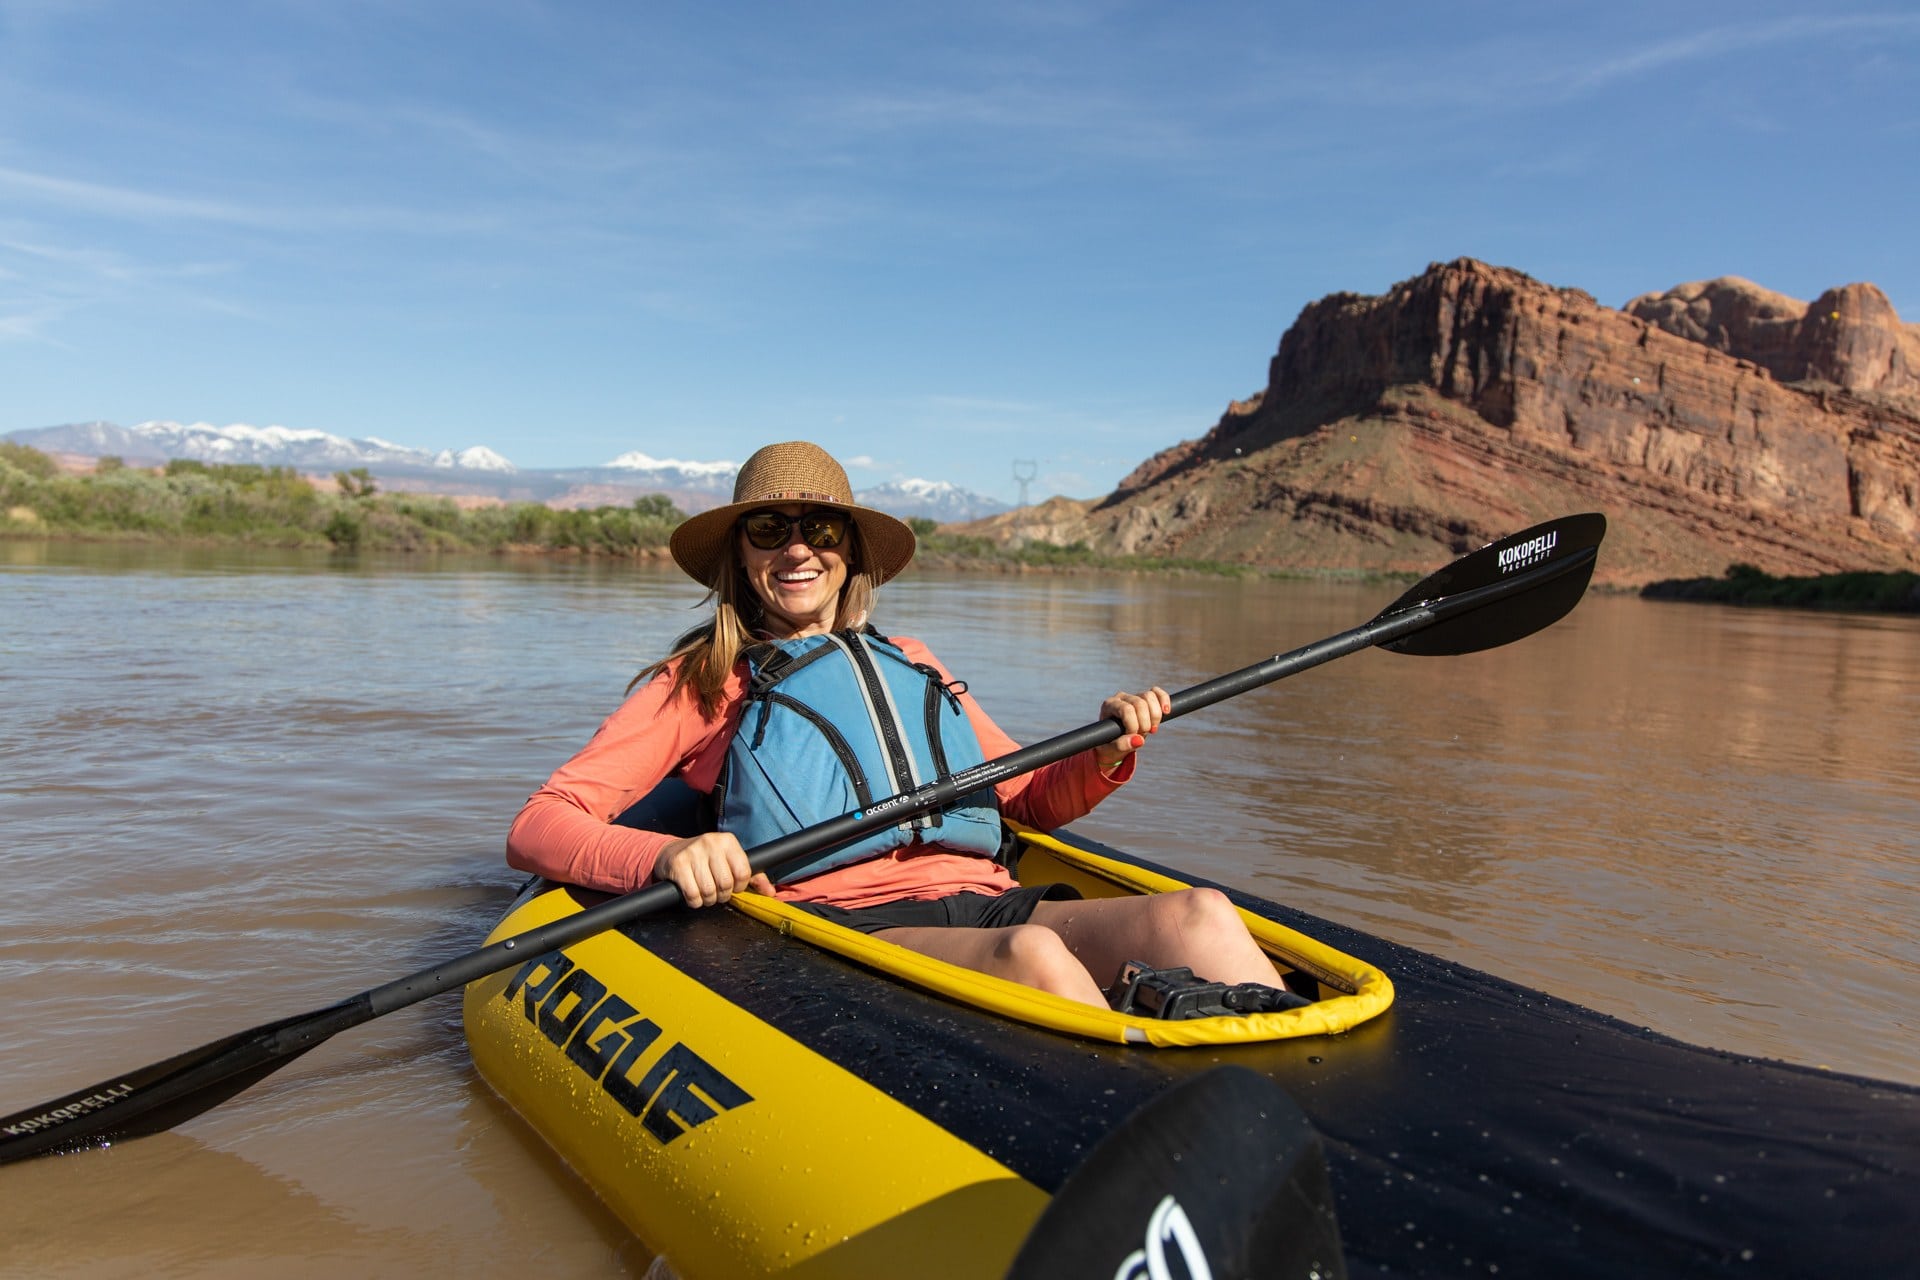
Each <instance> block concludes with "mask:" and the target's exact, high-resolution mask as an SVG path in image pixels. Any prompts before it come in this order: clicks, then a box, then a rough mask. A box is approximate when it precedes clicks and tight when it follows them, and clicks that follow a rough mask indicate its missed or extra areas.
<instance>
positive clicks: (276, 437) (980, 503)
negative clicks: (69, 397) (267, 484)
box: [5, 422, 1009, 523]
mask: <svg viewBox="0 0 1920 1280" xmlns="http://www.w3.org/2000/svg"><path fill="white" fill-rule="evenodd" d="M5 438H6V439H8V440H11V441H13V442H15V443H17V444H24V445H30V446H32V447H33V448H35V449H40V450H43V451H45V452H48V453H64V454H75V455H79V456H82V457H91V458H100V457H107V456H117V457H119V458H120V459H121V460H122V461H124V462H126V463H128V464H130V465H133V466H152V465H157V464H159V463H162V462H166V461H169V460H171V459H175V458H181V459H191V460H193V461H196V462H208V463H254V464H257V465H260V466H268V467H292V468H294V469H296V470H298V471H304V472H320V473H327V474H330V473H332V472H335V471H344V470H353V469H354V468H358V467H364V468H366V469H367V470H368V471H369V472H371V473H372V474H373V476H374V477H375V478H376V479H377V480H379V481H380V483H381V484H382V486H383V487H385V488H388V489H405V490H409V491H412V492H424V493H440V494H447V495H474V496H480V497H492V498H500V499H503V500H507V501H525V502H544V503H547V504H548V505H550V506H555V507H591V506H602V505H612V506H619V505H625V504H626V503H628V502H631V501H633V499H635V498H637V497H641V496H644V495H646V494H654V493H659V494H665V495H666V496H667V497H668V498H670V499H672V501H673V504H674V505H675V506H677V507H679V508H680V509H681V510H682V511H685V512H687V513H689V514H691V513H693V512H695V511H703V510H705V509H707V508H709V507H715V506H719V505H720V504H722V503H724V502H726V501H727V500H728V499H729V498H730V497H732V495H733V478H734V475H735V474H736V473H737V472H738V471H739V464H738V463H735V462H682V461H676V460H670V459H666V460H663V459H658V458H653V457H649V456H648V455H647V454H644V453H639V452H632V453H623V454H621V455H620V456H619V457H617V458H615V459H613V460H612V461H611V462H606V463H603V464H601V465H600V466H597V467H571V468H556V469H548V470H535V469H525V470H523V469H521V468H519V467H516V466H514V464H513V463H511V462H509V461H508V460H507V459H505V458H503V457H501V456H500V455H499V454H498V453H495V452H494V451H493V450H492V449H488V448H486V447H484V446H475V447H473V448H470V449H460V450H457V451H456V450H452V449H441V450H439V451H438V452H434V451H431V450H427V449H414V448H409V447H408V446H406V445H400V444H394V443H392V442H391V441H387V440H380V439H377V438H374V437H371V436H368V437H363V438H359V439H347V438H345V437H342V436H336V435H329V434H328V433H327V432H324V431H297V430H293V429H290V428H287V427H252V426H247V425H244V424H236V425H234V426H227V427H216V426H212V425H210V424H208V423H204V422H200V423H194V424H191V425H182V424H181V423H178V422H143V423H140V424H139V425H137V426H132V427H122V426H117V425H115V424H114V423H111V422H80V423H69V424H66V425H63V426H55V427H33V428H28V429H25V430H21V431H13V432H9V433H8V434H7V435H6V437H5ZM854 499H855V501H857V502H860V503H862V504H864V505H866V506H870V507H874V508H876V509H878V510H881V511H885V512H887V513H888V514H890V515H895V516H899V517H900V518H902V519H907V518H909V517H913V516H921V517H925V518H927V519H931V520H936V521H939V522H941V523H946V522H948V521H954V520H978V519H981V518H983V517H986V516H991V515H996V514H998V513H1000V512H1003V511H1006V510H1008V509H1009V508H1008V505H1007V504H1006V503H1004V502H999V501H996V500H994V499H992V498H988V497H984V496H983V495H981V494H977V493H973V492H971V491H969V490H966V489H962V488H960V487H959V486H957V485H953V484H949V483H947V482H946V481H943V480H896V481H891V482H889V483H887V484H883V485H879V486H877V487H875V488H871V489H863V490H860V491H859V492H857V493H855V494H854Z"/></svg>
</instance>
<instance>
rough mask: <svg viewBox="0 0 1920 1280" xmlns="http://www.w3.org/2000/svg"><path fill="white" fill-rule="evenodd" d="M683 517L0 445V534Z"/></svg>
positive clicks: (948, 541)
mask: <svg viewBox="0 0 1920 1280" xmlns="http://www.w3.org/2000/svg"><path fill="white" fill-rule="evenodd" d="M682 518H683V516H682V514H681V512H680V511H678V510H677V509H675V507H674V506H673V504H672V503H671V502H670V501H669V500H668V499H666V498H664V497H661V496H658V495H654V496H650V497H644V498H640V499H638V500H637V501H635V502H634V503H633V504H632V505H631V506H626V507H595V508H591V509H582V510H558V509H555V508H553V507H548V506H544V505H542V504H540V503H537V502H513V503H504V504H503V503H490V504H485V505H468V506H462V505H461V504H459V503H456V502H454V501H453V500H452V499H451V498H444V497H434V496H430V495H422V494H410V493H386V492H382V491H381V490H380V487H379V485H378V483H377V482H376V481H375V479H374V477H373V476H371V475H369V474H368V473H367V472H366V470H365V469H356V470H354V471H345V472H340V473H339V474H337V475H335V476H334V477H333V484H331V485H327V484H325V483H324V482H323V483H321V484H317V485H316V484H315V483H314V482H313V481H311V480H309V479H308V478H307V477H305V476H303V475H301V474H299V473H298V472H296V471H294V470H293V469H292V468H289V467H261V466H254V465H221V464H208V463H201V462H189V461H178V460H176V461H173V462H169V463H167V464H166V465H165V466H164V467H159V468H144V467H129V466H125V465H123V464H122V463H121V462H120V461H119V460H118V459H115V458H102V459H101V460H100V462H99V464H98V465H97V466H96V467H95V469H94V470H93V471H92V472H91V473H89V474H77V473H72V472H69V471H64V470H62V468H61V467H60V466H59V465H58V464H57V463H56V462H55V461H54V460H53V459H52V458H51V457H48V456H47V455H46V454H43V453H40V452H39V451H37V450H35V449H31V448H28V447H26V446H24V445H19V444H12V443H7V442H0V537H10V538H76V539H94V540H102V541H106V540H112V541H137V542H188V543H205V544H221V543H225V544H237V545H246V546H256V547H294V548H299V547H308V548H319V549H336V550H341V551H403V552H421V551H426V552H433V551H450V552H451V551H482V552H488V551H494V552H498V551H536V552H561V553H576V554H584V555H597V556H625V557H630V558H648V557H657V556H664V555H665V554H666V547H667V540H668V538H669V537H670V536H671V535H672V533H673V529H674V526H675V525H677V524H679V523H680V521H681V519H682ZM908 523H909V524H911V525H912V526H913V529H914V533H915V534H916V535H917V536H918V537H919V538H920V542H921V554H920V562H921V563H922V564H923V565H949V566H966V567H973V568H982V567H985V568H1001V569H1008V570H1023V569H1109V570H1122V571H1125V570H1143V569H1159V570H1167V569H1174V570H1188V571H1193V572H1202V573H1217V574H1229V575H1236V574H1237V575H1251V574H1258V573H1259V572H1260V571H1259V570H1256V569H1251V568H1248V567H1246V566H1233V565H1217V564H1209V563H1205V562H1200V561H1175V560H1159V559H1148V558H1143V557H1133V556H1109V555H1102V554H1100V553H1098V552H1095V551H1094V550H1092V549H1091V548H1089V547H1088V546H1087V545H1086V544H1085V543H1075V544H1074V545H1072V546H1066V547H1061V546H1054V545H1052V544H1049V543H1044V542H1037V543H1028V544H1026V545H1025V546H1021V547H1018V548H1012V549H1009V548H1003V547H1001V546H999V545H998V544H996V543H993V542H991V541H989V540H987V539H985V538H972V537H961V536H957V535H953V534H943V533H940V532H939V531H938V530H937V529H936V527H935V524H934V522H933V521H931V520H926V519H914V520H910V521H909V522H908Z"/></svg>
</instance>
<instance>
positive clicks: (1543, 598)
mask: <svg viewBox="0 0 1920 1280" xmlns="http://www.w3.org/2000/svg"><path fill="white" fill-rule="evenodd" d="M1606 527H1607V522H1606V518H1605V517H1604V516H1601V515H1598V514H1587V515H1576V516H1565V517H1562V518H1560V519H1558V520H1550V521H1548V522H1546V523H1545V524H1539V525H1535V526H1534V527H1532V528H1530V529H1525V530H1523V531H1521V532H1519V533H1516V534H1513V535H1511V536H1510V537H1507V538H1503V539H1501V540H1500V541H1498V542H1495V543H1492V544H1490V545H1488V546H1485V547H1482V548H1481V549H1480V550H1478V551H1475V552H1472V553H1470V554H1468V555H1466V556H1463V557H1461V558H1460V559H1459V560H1456V561H1454V562H1453V563H1452V564H1450V565H1448V566H1447V567H1446V568H1444V569H1441V570H1440V571H1438V572H1437V573H1434V574H1431V575H1429V576H1428V577H1426V578H1424V579H1422V580H1421V581H1420V582H1419V583H1417V584H1415V585H1414V586H1413V587H1412V588H1411V589H1410V590H1408V591H1407V592H1405V593H1404V594H1403V595H1402V596H1401V597H1400V598H1399V599H1398V600H1396V601H1394V602H1393V603H1392V604H1391V605H1389V606H1387V608H1386V609H1384V610H1382V611H1381V612H1380V613H1379V614H1378V615H1377V616H1375V617H1374V618H1373V620H1372V621H1370V622H1368V623H1366V624H1364V625H1362V626H1359V627H1355V628H1354V629H1353V630H1351V631H1345V632H1342V633H1341V634H1339V635H1337V636H1333V637H1330V638H1328V639H1326V640H1322V641H1320V642H1318V643H1316V644H1311V645H1308V646H1306V647H1305V648H1302V649H1296V650H1294V651H1292V652H1291V653H1284V654H1280V655H1277V656H1275V657H1272V658H1269V659H1267V660H1265V661H1264V662H1259V663H1256V664H1254V665H1253V666H1250V667H1246V668H1244V669H1242V670H1240V671H1235V672H1231V673H1229V674H1227V675H1223V676H1217V677H1215V678H1214V679H1212V680H1208V681H1206V682H1204V683H1202V684H1198V685H1195V686H1193V687H1192V688H1190V689H1185V690H1183V691H1181V692H1179V693H1176V694H1174V695H1173V710H1172V712H1171V713H1170V715H1169V716H1168V717H1167V718H1172V717H1173V716H1181V715H1186V714H1187V713H1188V712H1192V711H1198V710H1200V709H1201V708H1202V707H1209V706H1212V705H1213V704H1214V703H1216V702H1220V701H1223V700H1225V699H1227V698H1231V697H1234V696H1236V695H1238V694H1241V693H1245V692H1247V691H1248V690H1250V689H1257V688H1259V687H1260V686H1262V685H1267V684H1271V683H1273V682H1274V681H1276V680H1280V679H1283V678H1285V677H1287V676H1291V675H1296V674H1298V673H1299V672H1302V671H1305V670H1307V669H1309V668H1311V667H1317V666H1319V665H1320V664H1321V663H1324V662H1330V661H1332V660H1333V659H1334V658H1338V657H1343V656H1345V655H1346V654H1349V653H1354V652H1356V651H1358V650H1361V649H1367V648H1373V647H1375V646H1378V647H1381V648H1386V649H1391V650H1393V651H1395V652H1397V653H1413V654H1458V653H1474V652H1478V651H1480V650H1483V649H1491V648H1494V647H1496V646H1499V645H1503V644H1508V643H1510V642H1512V641H1514V640H1518V639H1521V638H1522V637H1524V636H1529V635H1532V634H1533V633H1534V632H1536V631H1539V630H1540V629H1541V628H1543V627H1546V626H1549V625H1551V624H1552V623H1554V622H1557V621H1558V620H1559V619H1560V618H1562V617H1564V616H1566V614H1567V613H1568V612H1569V611H1571V610H1572V609H1573V607H1574V605H1575V604H1577V603H1579V600H1580V597H1581V595H1582V594H1583V593H1584V592H1585V590H1586V587H1587V583H1588V582H1589V581H1590V580H1591V578H1592V577H1593V568H1594V561H1595V558H1596V556H1597V555H1598V554H1599V547H1600V540H1601V538H1602V537H1603V536H1605V533H1606ZM1120 732H1121V728H1120V725H1119V724H1118V722H1116V721H1113V720H1100V721H1096V722H1094V723H1093V724H1089V725H1085V726H1083V727H1081V728H1079V729H1075V730H1072V731H1071V732H1068V733H1063V734H1060V735H1059V736H1057V737H1054V738H1049V739H1047V740H1046V741H1044V742H1039V743H1035V744H1034V745H1032V746H1029V747H1023V748H1021V749H1020V750H1018V751H1015V752H1012V753H1010V754H1008V755H1005V756H1001V757H1000V758H999V759H996V760H989V761H987V762H986V763H985V764H982V765H977V766H975V767H974V768H971V769H967V770H965V771H963V772H961V773H958V774H954V775H951V776H949V777H945V778H940V779H937V780H935V781H934V782H931V783H928V784H927V785H926V786H923V787H920V788H918V789H917V790H914V791H909V792H904V793H902V794H900V795H897V796H894V797H892V798H890V799H887V800H882V801H880V802H878V803H876V804H874V805H872V806H871V807H869V808H867V809H865V810H862V811H858V812H854V813H849V814H845V815H843V816H841V817H838V818H833V819H829V820H828V821H826V822H822V823H818V824H816V825H814V826H812V827H808V828H806V829H805V830H802V831H797V832H795V833H793V834H792V835H788V836H782V837H781V838H780V839H778V840H772V841H769V842H767V843H766V844H763V845H760V846H758V847H756V848H754V849H753V850H751V851H749V853H748V858H747V861H748V864H749V865H750V866H751V867H752V868H753V870H755V871H756V872H760V871H768V872H770V871H774V870H777V869H778V868H779V867H781V866H782V865H784V864H786V863H788V862H791V861H794V860H797V859H801V858H805V857H808V856H810V855H812V854H815V853H818V852H819V851H820V850H822V849H825V848H827V847H828V846H830V845H835V844H839V843H840V842H842V841H844V840H850V839H853V838H855V837H857V836H862V835H865V834H867V833H868V832H871V831H876V830H879V829H880V828H881V827H885V826H890V825H892V824H894V823H897V822H900V821H902V820H904V819H907V818H912V817H917V816H919V815H921V814H925V813H931V812H933V811H934V810H936V809H940V808H943V807H945V806H946V805H949V804H951V803H953V802H954V801H956V800H958V799H960V798H961V797H963V796H966V795H969V794H971V793H973V792H975V791H978V790H980V789H981V788H983V787H990V786H993V785H995V784H997V783H1000V782H1004V781H1006V780H1007V779H1009V778H1014V777H1018V776H1019V775H1021V774H1024V773H1030V772H1032V771H1033V770H1035V769H1038V768H1041V767H1043V766H1045V765H1048V764H1052V763H1054V762H1056V761H1059V760H1064V759H1066V758H1067V757H1068V756H1071V755H1075V754H1077V753H1078V752H1081V751H1085V750H1088V749H1090V748H1093V747H1097V746H1100V745H1101V744H1103V743H1107V742H1111V741H1112V740H1113V739H1115V738H1117V737H1119V736H1120ZM680 901H681V898H680V891H679V889H677V888H676V887H675V886H673V885H672V884H668V883H655V884H650V885H647V886H646V887H645V888H642V889H638V890H635V891H634V892H632V893H629V894H626V895H624V896H622V897H618V898H613V899H611V900H609V901H607V902H603V903H600V904H599V905H597V906H594V907H590V908H588V909H587V910H585V911H582V912H580V913H579V914H577V915H573V916H569V917H567V918H566V919H564V920H559V921H555V922H553V923H552V924H547V925H542V926H540V927H538V928H535V929H531V930H529V931H527V932H526V933H524V934H520V935H519V936H517V937H513V938H506V939H503V940H502V941H499V942H495V943H492V944H490V945H488V946H484V947H481V948H479V949H478V950H475V951H469V952H467V953H466V954H465V955H460V956H455V957H454V958H453V959H451V960H446V961H443V962H441V963H440V964H436V965H433V966H432V967H430V968H426V969H422V970H420V971H418V972H416V973H411V974H408V975H407V976H405V977H402V978H397V979H395V980H393V981H392V982H388V983H385V984H383V985H381V986H377V987H374V988H372V989H370V990H367V991H363V992H361V993H360V994H359V995H356V996H352V997H350V998H348V999H346V1000H343V1001H341V1002H340V1003H338V1004H334V1005H329V1006H327V1007H326V1008H323V1009H317V1010H314V1011H313V1012H310V1013H303V1014H296V1015H294V1016H293V1017H289V1018H282V1019H280V1020H278V1021H275V1022H269V1023H266V1024H265V1025H263V1026H258V1027H254V1028H252V1029H251V1030H247V1031H241V1032H238V1033H236V1034H234V1035H231V1036H227V1037H225V1038H223V1039H220V1040H216V1041H213V1042H212V1043H211V1044H205V1045H201V1046H200V1047H199V1048H197V1049H190V1050H188V1051H187V1052H185V1053H181V1054H178V1055H176V1056H174V1057H171V1058H168V1059H166V1060H165V1061H162V1062H156V1063H153V1064H151V1065H149V1066H145V1067H141V1068H139V1069H138V1070H135V1071H130V1072H127V1073H126V1074H123V1075H118V1076H113V1077H110V1078H108V1079H107V1080H105V1081H102V1082H101V1083H99V1084H96V1085H92V1086H89V1087H87V1088H85V1089H77V1090H75V1091H74V1092H72V1093H69V1094H65V1095H63V1096H61V1097H58V1098H55V1099H53V1100H52V1101H51V1102H45V1103H42V1104H40V1105H39V1106H34V1107H28V1108H27V1109H25V1110H23V1111H17V1112H15V1113H13V1114H12V1115H9V1116H6V1117H4V1118H0V1164H6V1163H9V1162H11V1161H14V1160H23V1159H26V1158H27V1157H29V1156H35V1155H41V1154H43V1153H46V1152H51V1151H72V1150H77V1149H80V1148H83V1147H87V1146H95V1145H100V1144H104V1143H109V1142H114V1141H119V1140H121V1139H126V1138H137V1137H141V1136H143V1135H146V1134H150V1133H159V1132H161V1131H163V1130H166V1129H171V1128H172V1127H174V1126H175V1125H177V1124H180V1123H182V1122H183V1121H186V1120H190V1119H192V1118H193V1117H194V1116H197V1115H199V1114H201V1113H202V1112H204V1111H207V1110H210V1109H212V1108H213V1107H215V1106H218V1105H219V1104H220V1103H222V1102H225V1101H226V1100H227V1099H228V1098H230V1097H232V1096H233V1095H234V1094H236V1093H239V1092H240V1091H241V1090H242V1089H245V1088H246V1087H247V1086H248V1085H250V1084H253V1083H254V1082H255V1081H257V1080H260V1079H262V1078H263V1077H265V1076H267V1075H270V1074H272V1073H273V1072H275V1071H277V1070H279V1069H280V1068H281V1067H284V1066H286V1065H287V1064H288V1063H289V1062H291V1061H293V1060H294V1059H295V1058H297V1057H299V1056H300V1055H301V1054H303V1053H305V1052H307V1050H309V1049H312V1048H314V1047H315V1046H316V1045H319V1044H322V1043H324V1042H325V1041H327V1040H328V1039H330V1038H332V1037H333V1036H335V1035H338V1034H339V1033H340V1032H342V1031H345V1030H347V1029H348V1028H350V1027H356V1026H359V1025H360V1024H361V1023H363V1022H370V1021H372V1020H373V1019H375V1018H378V1017H381V1016H383V1015H385V1014H389V1013H392V1012H394V1011H395V1010H397V1009H404V1008H406V1007H407V1006H409V1005H412V1004H416V1003H418V1002H420V1001H422V1000H425V999H427V998H429V997H430V996H436V995H439V994H441V993H442V992H447V991H456V990H459V989H460V988H461V987H464V986H465V985H466V984H467V983H469V982H472V981H474V980H475V979H478V978H484V977H486V976H487V975H488V974H492V973H498V972H500V971H501V970H502V969H506V968H508V967H510V966H512V965H515V964H518V963H520V962H521V961H522V960H524V959H526V958H527V957H528V956H530V955H540V954H542V953H544V952H547V951H553V950H557V949H559V948H562V947H567V946H571V945H572V944H574V943H576V942H579V941H580V940H581V939H583V938H589V937H592V936H593V935H595V934H597V933H601V932H604V931H605V930H608V929H611V928H614V927H616V926H618V925H622V924H626V923H628V922H630V921H634V920H639V919H642V918H644V917H646V916H650V915H655V914H658V913H660V912H664V911H669V910H671V909H673V908H674V907H675V906H677V905H678V904H679V903H680Z"/></svg>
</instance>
